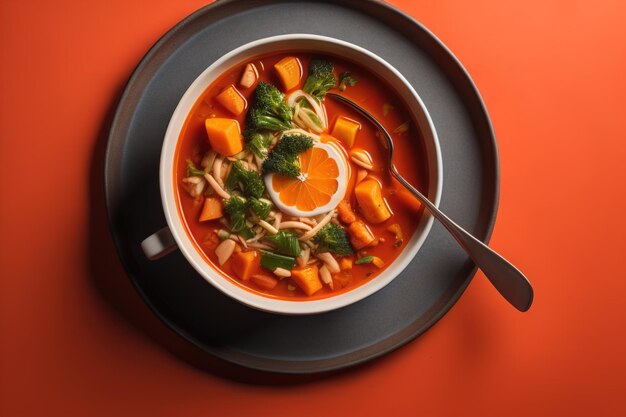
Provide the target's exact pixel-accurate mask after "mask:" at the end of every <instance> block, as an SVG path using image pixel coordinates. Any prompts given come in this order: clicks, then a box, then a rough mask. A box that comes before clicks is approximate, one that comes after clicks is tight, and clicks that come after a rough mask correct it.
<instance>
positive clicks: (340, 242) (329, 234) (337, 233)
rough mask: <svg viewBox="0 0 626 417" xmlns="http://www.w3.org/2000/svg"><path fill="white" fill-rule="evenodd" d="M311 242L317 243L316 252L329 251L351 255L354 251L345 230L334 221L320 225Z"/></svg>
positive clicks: (340, 254)
mask: <svg viewBox="0 0 626 417" xmlns="http://www.w3.org/2000/svg"><path fill="white" fill-rule="evenodd" d="M313 242H314V243H316V244H317V245H318V247H317V251H318V252H331V253H334V254H335V255H339V256H347V255H352V253H353V252H354V251H353V250H352V246H351V245H350V241H349V240H348V236H347V235H346V231H345V230H344V229H343V227H341V226H338V225H336V224H334V223H329V224H327V225H326V226H324V227H322V228H321V229H320V231H319V232H317V233H316V234H315V236H313Z"/></svg>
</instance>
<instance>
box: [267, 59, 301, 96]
mask: <svg viewBox="0 0 626 417" xmlns="http://www.w3.org/2000/svg"><path fill="white" fill-rule="evenodd" d="M274 69H276V72H277V73H278V77H279V78H280V80H281V81H282V83H283V87H284V88H285V90H286V91H289V90H291V89H293V88H295V87H297V86H298V84H300V79H301V78H302V67H301V66H300V61H299V60H298V58H296V57H294V56H287V57H285V58H283V59H281V60H280V61H278V62H277V63H276V64H274Z"/></svg>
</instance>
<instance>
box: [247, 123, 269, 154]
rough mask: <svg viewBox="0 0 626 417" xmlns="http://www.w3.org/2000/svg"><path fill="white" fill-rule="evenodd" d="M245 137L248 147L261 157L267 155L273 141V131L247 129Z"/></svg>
mask: <svg viewBox="0 0 626 417" xmlns="http://www.w3.org/2000/svg"><path fill="white" fill-rule="evenodd" d="M243 137H244V138H245V139H246V148H247V149H248V150H249V151H250V152H252V153H253V154H255V155H256V156H258V157H259V158H265V157H266V156H267V152H268V148H269V147H270V145H271V143H272V132H270V131H263V132H260V131H256V130H251V129H247V130H246V131H245V132H243Z"/></svg>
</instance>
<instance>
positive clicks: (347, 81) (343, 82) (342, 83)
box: [337, 71, 357, 91]
mask: <svg viewBox="0 0 626 417" xmlns="http://www.w3.org/2000/svg"><path fill="white" fill-rule="evenodd" d="M356 81H357V80H356V78H354V76H353V75H352V74H350V73H349V72H347V71H344V72H342V73H341V74H339V86H338V87H337V88H339V91H344V90H345V89H346V87H348V86H350V87H354V86H355V85H356Z"/></svg>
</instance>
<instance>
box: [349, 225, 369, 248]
mask: <svg viewBox="0 0 626 417" xmlns="http://www.w3.org/2000/svg"><path fill="white" fill-rule="evenodd" d="M347 230H348V235H349V236H350V243H352V246H354V248H355V249H357V250H358V249H361V248H364V247H366V246H367V245H369V244H370V243H372V242H373V241H374V235H373V234H372V232H371V231H370V229H369V228H368V227H367V226H366V225H365V223H363V222H362V221H361V220H357V221H355V222H352V224H351V225H350V226H348V229H347Z"/></svg>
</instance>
